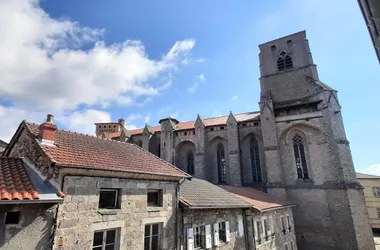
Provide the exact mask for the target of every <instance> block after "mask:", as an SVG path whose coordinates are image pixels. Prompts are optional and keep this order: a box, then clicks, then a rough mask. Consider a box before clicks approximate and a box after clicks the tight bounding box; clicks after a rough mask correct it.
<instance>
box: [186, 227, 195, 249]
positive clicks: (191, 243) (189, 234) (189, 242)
mask: <svg viewBox="0 0 380 250" xmlns="http://www.w3.org/2000/svg"><path fill="white" fill-rule="evenodd" d="M187 250H194V234H193V228H188V229H187Z"/></svg>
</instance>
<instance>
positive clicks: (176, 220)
mask: <svg viewBox="0 0 380 250" xmlns="http://www.w3.org/2000/svg"><path fill="white" fill-rule="evenodd" d="M181 181H182V182H181ZM184 182H185V178H183V179H182V180H179V181H178V185H177V188H176V207H175V211H176V216H175V224H176V230H175V246H176V249H178V250H179V249H180V245H179V244H180V242H181V241H180V240H179V238H178V237H179V235H180V234H179V232H180V230H181V228H180V223H179V212H180V208H179V197H180V194H179V191H180V186H181V184H182V183H184ZM181 217H182V216H181Z"/></svg>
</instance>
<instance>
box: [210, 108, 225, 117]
mask: <svg viewBox="0 0 380 250" xmlns="http://www.w3.org/2000/svg"><path fill="white" fill-rule="evenodd" d="M219 116H223V114H222V113H221V112H220V110H219V109H216V110H214V111H213V112H212V114H211V117H219Z"/></svg>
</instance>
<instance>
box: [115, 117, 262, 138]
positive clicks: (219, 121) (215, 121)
mask: <svg viewBox="0 0 380 250" xmlns="http://www.w3.org/2000/svg"><path fill="white" fill-rule="evenodd" d="M234 116H235V118H236V120H237V122H247V121H252V120H258V119H260V112H258V111H257V112H248V113H242V114H235V115H234ZM227 119H228V115H225V116H220V117H214V118H207V119H203V121H204V123H205V126H206V127H212V126H219V125H226V124H227ZM194 125H195V121H187V122H180V123H178V124H177V129H176V130H188V129H194ZM151 128H152V131H153V132H160V131H161V126H155V127H151ZM143 131H144V128H139V129H132V130H129V132H130V133H131V135H139V134H142V133H143ZM119 136H120V132H117V133H115V134H114V135H112V138H116V137H119Z"/></svg>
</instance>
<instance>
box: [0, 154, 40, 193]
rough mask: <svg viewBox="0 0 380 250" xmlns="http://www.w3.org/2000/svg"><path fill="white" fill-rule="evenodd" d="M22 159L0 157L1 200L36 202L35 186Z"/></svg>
mask: <svg viewBox="0 0 380 250" xmlns="http://www.w3.org/2000/svg"><path fill="white" fill-rule="evenodd" d="M23 164H24V163H23V161H22V159H20V158H9V157H0V200H36V199H39V198H40V197H39V194H38V192H37V190H36V188H35V187H34V186H33V184H32V182H31V181H30V179H29V176H28V173H27V172H26V170H25V168H24V165H23Z"/></svg>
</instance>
